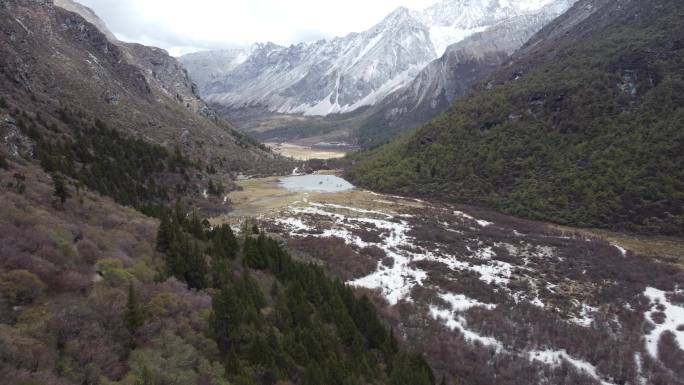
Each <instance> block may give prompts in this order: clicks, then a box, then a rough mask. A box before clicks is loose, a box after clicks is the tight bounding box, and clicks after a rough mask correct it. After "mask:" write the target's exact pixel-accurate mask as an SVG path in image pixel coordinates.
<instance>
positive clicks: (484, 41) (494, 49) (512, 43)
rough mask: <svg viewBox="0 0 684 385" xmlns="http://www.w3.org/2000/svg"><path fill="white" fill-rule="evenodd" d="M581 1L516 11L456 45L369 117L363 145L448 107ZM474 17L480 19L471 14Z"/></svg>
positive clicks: (567, 0)
mask: <svg viewBox="0 0 684 385" xmlns="http://www.w3.org/2000/svg"><path fill="white" fill-rule="evenodd" d="M574 3H575V0H556V1H554V2H551V3H549V4H547V5H545V6H543V7H542V8H540V9H539V10H536V11H535V12H533V13H526V14H522V15H519V16H513V17H510V18H507V19H504V20H502V21H499V22H498V23H495V24H493V25H491V26H489V27H487V28H486V30H485V31H482V32H478V33H475V34H473V35H471V36H469V37H467V38H465V39H463V40H461V41H459V42H458V43H455V44H452V45H450V46H449V47H448V48H447V49H446V52H445V53H444V55H442V56H441V57H440V58H439V59H437V60H435V61H433V62H431V63H430V64H429V65H428V66H427V67H425V68H424V69H423V70H422V71H421V72H420V73H419V74H418V75H417V76H416V77H415V78H414V79H413V80H412V81H411V82H410V83H408V84H407V85H406V86H405V87H402V88H401V89H400V90H398V91H396V92H394V93H392V94H391V95H388V96H387V97H386V98H385V99H383V100H382V102H380V103H378V104H377V105H376V106H374V107H373V109H372V110H371V111H370V112H369V113H368V115H369V117H364V118H363V119H365V120H366V121H372V122H373V124H361V125H360V126H361V127H366V128H365V129H361V130H360V132H359V135H358V136H359V141H360V145H362V146H372V145H375V144H377V143H382V142H384V141H386V140H387V139H390V138H391V137H393V136H395V135H396V134H397V133H398V132H400V131H402V130H404V129H406V128H410V127H413V126H416V125H419V124H420V123H422V122H425V121H427V120H429V119H431V118H432V117H434V116H436V115H438V114H440V113H441V112H443V111H445V110H446V109H447V108H448V107H449V106H450V105H451V104H452V102H453V101H454V99H456V98H458V97H461V96H463V95H464V94H465V93H466V91H467V90H468V89H469V88H470V87H471V86H472V85H473V84H475V83H477V82H479V81H482V80H484V79H485V78H486V77H487V76H489V75H490V74H492V73H493V72H494V71H496V70H497V69H499V68H500V67H501V66H502V65H503V64H504V63H506V62H507V61H508V60H510V59H509V58H510V55H511V54H513V53H514V52H515V51H516V50H518V49H519V48H520V47H521V46H523V44H525V43H526V42H527V41H528V40H529V39H530V38H531V37H532V36H534V35H535V34H536V33H537V32H538V31H540V30H541V29H542V28H543V27H544V26H546V25H548V24H549V23H551V22H552V21H553V20H554V19H556V18H557V17H558V16H560V15H561V14H563V13H564V12H565V11H566V10H568V9H569V8H570V7H571V6H572V5H573V4H574ZM470 20H471V21H472V20H474V18H470Z"/></svg>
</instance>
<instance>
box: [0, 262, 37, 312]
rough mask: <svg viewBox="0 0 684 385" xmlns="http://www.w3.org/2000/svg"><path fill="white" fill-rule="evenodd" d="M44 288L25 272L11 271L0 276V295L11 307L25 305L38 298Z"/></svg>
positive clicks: (33, 275)
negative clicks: (0, 294)
mask: <svg viewBox="0 0 684 385" xmlns="http://www.w3.org/2000/svg"><path fill="white" fill-rule="evenodd" d="M45 289H46V286H45V284H44V283H43V281H41V280H40V278H38V277H37V276H36V275H35V274H33V273H31V272H30V271H27V270H12V271H10V272H8V273H6V274H3V275H2V276H0V293H2V295H3V296H4V297H5V298H6V299H7V301H8V302H9V303H11V304H13V305H27V304H30V303H31V302H33V301H35V300H36V299H37V298H39V297H40V296H41V295H42V294H43V292H44V291H45Z"/></svg>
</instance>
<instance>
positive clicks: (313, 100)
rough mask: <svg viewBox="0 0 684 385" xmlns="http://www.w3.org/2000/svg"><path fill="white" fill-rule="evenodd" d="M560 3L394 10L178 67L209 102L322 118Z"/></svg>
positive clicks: (493, 2)
mask: <svg viewBox="0 0 684 385" xmlns="http://www.w3.org/2000/svg"><path fill="white" fill-rule="evenodd" d="M568 3H569V4H571V3H572V2H570V1H568V0H539V1H535V2H532V3H530V2H528V1H521V0H516V1H501V0H445V1H442V2H440V3H437V4H435V5H434V6H432V7H430V8H428V9H426V10H425V11H423V12H414V11H410V10H408V9H406V8H399V9H397V10H395V11H394V12H393V13H391V14H390V15H389V16H387V17H386V18H385V19H384V20H383V21H382V22H381V23H379V24H377V25H376V26H374V27H373V28H371V29H369V30H367V31H364V32H361V33H352V34H349V35H347V36H345V37H341V38H335V39H332V40H329V41H327V40H321V41H318V42H315V43H310V44H305V43H302V44H298V45H293V46H290V47H282V46H278V45H275V44H273V43H267V44H257V45H255V46H253V47H252V48H251V49H250V50H249V51H229V52H207V53H197V54H192V55H188V56H185V57H182V58H181V62H183V63H184V64H186V68H188V70H189V71H190V73H191V76H192V77H193V78H194V79H195V80H196V81H198V82H199V85H200V90H201V93H202V95H203V96H204V97H205V98H206V99H207V100H208V101H209V102H212V103H216V104H219V105H222V106H224V107H229V108H233V109H237V108H245V107H253V108H262V109H266V110H268V111H270V112H277V113H281V114H303V115H310V116H325V115H328V114H336V113H344V112H351V111H355V110H357V109H359V108H361V107H364V106H372V105H375V104H377V103H379V102H380V101H382V100H384V99H385V98H386V97H387V96H388V95H390V94H391V93H393V92H394V91H396V90H397V89H400V88H402V87H404V86H406V85H407V84H409V83H410V82H411V81H412V80H413V79H414V78H415V77H416V76H417V75H418V74H419V73H420V71H421V70H423V69H424V68H425V67H426V66H427V65H428V64H429V63H430V62H431V61H433V60H435V59H438V58H439V57H440V56H442V55H443V54H444V52H445V50H446V47H447V46H448V45H449V44H453V43H456V42H459V41H463V40H464V39H465V38H467V37H468V36H471V35H473V34H475V33H478V32H483V31H487V30H489V29H491V28H495V27H496V26H497V25H498V24H499V23H501V22H504V21H507V20H510V19H511V18H518V17H521V16H526V15H536V14H538V13H539V12H540V10H542V9H544V8H545V7H550V6H554V5H558V8H565V9H567V7H568V6H569V5H568ZM535 25H536V24H535ZM530 27H531V28H532V27H533V26H530ZM537 29H538V28H537ZM514 39H515V38H514ZM520 44H522V43H521V42H520V43H518V45H520Z"/></svg>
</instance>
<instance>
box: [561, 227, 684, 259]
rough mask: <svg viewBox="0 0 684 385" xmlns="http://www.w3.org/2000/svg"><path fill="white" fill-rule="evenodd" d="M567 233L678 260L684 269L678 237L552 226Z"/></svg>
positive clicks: (683, 245)
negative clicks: (596, 238) (595, 238)
mask: <svg viewBox="0 0 684 385" xmlns="http://www.w3.org/2000/svg"><path fill="white" fill-rule="evenodd" d="M551 227H553V228H556V229H560V230H562V231H566V232H574V233H580V234H584V235H587V236H592V237H598V238H601V239H605V240H606V241H608V242H611V243H613V244H616V245H618V246H620V247H623V248H625V249H627V250H629V251H632V252H634V253H636V254H640V255H647V256H652V257H658V258H676V259H677V260H678V264H679V265H681V266H682V267H684V239H681V238H676V237H661V236H646V235H634V234H625V233H617V232H613V231H607V230H601V229H581V228H574V227H567V226H558V225H551Z"/></svg>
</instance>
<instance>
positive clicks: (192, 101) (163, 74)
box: [54, 0, 215, 118]
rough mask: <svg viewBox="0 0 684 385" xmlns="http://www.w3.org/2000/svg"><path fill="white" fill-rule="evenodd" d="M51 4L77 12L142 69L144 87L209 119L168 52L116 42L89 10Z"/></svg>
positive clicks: (68, 0) (66, 1)
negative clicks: (144, 81)
mask: <svg viewBox="0 0 684 385" xmlns="http://www.w3.org/2000/svg"><path fill="white" fill-rule="evenodd" d="M54 4H55V5H56V6H58V7H60V8H63V9H66V10H68V11H71V12H74V13H77V14H78V15H80V16H81V17H83V18H84V19H85V20H86V21H88V22H89V23H91V24H93V25H94V26H95V27H96V28H97V29H98V30H99V31H100V32H102V33H103V34H104V35H105V36H106V38H107V40H109V41H110V42H111V43H112V44H114V45H116V46H118V47H119V48H120V49H121V51H122V52H123V53H124V56H125V59H126V61H127V62H128V63H129V64H132V65H134V66H136V67H138V68H141V69H142V70H143V74H144V76H145V79H146V80H147V82H148V84H149V85H150V86H151V87H152V88H153V89H155V90H156V91H157V92H159V93H162V94H164V95H165V96H167V97H170V98H171V99H174V100H176V101H177V102H178V103H179V104H181V105H183V106H184V107H185V108H187V109H189V110H191V111H193V112H196V113H200V114H202V115H204V116H207V117H211V118H214V117H215V114H214V113H213V112H212V111H211V109H209V108H208V107H207V105H206V103H204V102H203V101H202V100H201V99H200V97H199V93H198V90H197V87H196V86H195V84H193V82H192V81H191V80H190V78H189V76H188V74H187V72H186V71H185V69H184V68H183V67H182V66H181V65H180V63H179V62H178V61H177V60H176V59H175V58H173V57H171V56H169V54H168V52H166V51H165V50H163V49H160V48H156V47H147V46H144V45H140V44H133V43H125V42H122V41H120V40H119V39H117V38H116V36H115V35H114V34H113V33H112V32H111V31H110V30H109V28H108V27H107V25H106V23H105V22H104V21H103V20H102V19H100V17H99V16H97V15H96V14H95V12H93V10H91V9H90V8H88V7H86V6H83V5H81V4H79V3H77V2H75V1H72V0H55V1H54Z"/></svg>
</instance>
